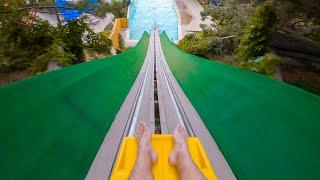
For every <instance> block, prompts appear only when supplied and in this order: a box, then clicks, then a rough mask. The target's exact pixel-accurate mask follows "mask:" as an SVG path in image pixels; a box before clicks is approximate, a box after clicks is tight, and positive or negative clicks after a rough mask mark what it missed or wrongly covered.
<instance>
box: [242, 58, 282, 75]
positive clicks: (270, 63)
mask: <svg viewBox="0 0 320 180" xmlns="http://www.w3.org/2000/svg"><path fill="white" fill-rule="evenodd" d="M281 62H282V58H281V57H279V56H277V55H275V54H272V53H267V54H266V55H264V56H263V57H260V58H257V59H256V60H249V61H243V62H242V63H241V66H242V67H243V68H245V69H249V70H251V71H255V72H259V73H262V74H266V75H268V76H273V74H274V72H275V70H276V67H277V66H278V65H279V64H280V63H281Z"/></svg>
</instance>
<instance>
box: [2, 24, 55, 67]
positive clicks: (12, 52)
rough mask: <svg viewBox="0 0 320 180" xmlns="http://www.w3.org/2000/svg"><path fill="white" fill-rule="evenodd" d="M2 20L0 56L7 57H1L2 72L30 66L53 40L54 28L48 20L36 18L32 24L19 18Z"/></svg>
mask: <svg viewBox="0 0 320 180" xmlns="http://www.w3.org/2000/svg"><path fill="white" fill-rule="evenodd" d="M10 19H11V18H10ZM19 21H20V22H19ZM2 22H4V23H3V24H1V26H0V42H1V46H0V53H1V55H0V56H1V57H5V58H1V59H0V71H1V72H9V71H15V70H20V69H25V68H28V67H29V66H30V65H31V64H32V60H33V59H35V58H36V57H37V56H38V55H40V54H42V53H43V51H44V50H45V49H46V48H47V47H48V46H49V45H50V44H51V43H52V41H53V32H54V30H53V28H52V27H51V26H50V25H49V24H48V22H46V21H41V20H39V19H35V21H34V23H33V25H32V26H31V25H26V24H24V23H22V22H21V20H19V19H16V20H10V21H6V20H4V21H2Z"/></svg>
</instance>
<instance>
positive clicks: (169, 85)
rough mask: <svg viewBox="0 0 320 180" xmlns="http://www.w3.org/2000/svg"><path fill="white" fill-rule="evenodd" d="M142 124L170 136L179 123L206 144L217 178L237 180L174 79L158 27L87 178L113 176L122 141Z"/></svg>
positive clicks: (152, 32)
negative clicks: (164, 52)
mask: <svg viewBox="0 0 320 180" xmlns="http://www.w3.org/2000/svg"><path fill="white" fill-rule="evenodd" d="M191 120H192V121H191ZM140 121H145V122H146V123H147V124H149V127H150V128H151V130H152V132H153V133H161V134H171V133H172V132H173V130H174V128H175V127H176V125H177V124H178V123H180V124H182V125H184V126H185V127H186V129H187V131H188V134H189V136H197V137H199V138H200V140H201V141H202V143H203V144H204V147H205V150H206V151H207V154H208V157H209V160H210V161H211V164H212V165H213V167H214V170H215V173H216V175H217V176H218V178H224V179H235V178H234V175H233V173H232V171H231V169H230V167H229V166H228V164H227V163H226V161H225V159H224V157H223V155H222V154H221V152H220V151H219V149H218V147H217V145H216V144H215V142H214V140H213V138H212V136H211V135H210V133H209V132H208V130H207V129H206V127H205V126H204V124H203V123H202V121H201V119H200V117H199V115H198V114H197V112H196V111H195V109H194V108H193V106H192V105H191V103H190V102H189V101H188V99H187V97H186V96H185V95H184V93H183V91H182V89H181V88H180V87H179V85H178V84H177V82H176V80H175V78H174V77H173V75H172V73H171V71H170V69H169V66H168V65H167V63H166V60H165V57H164V55H163V52H162V48H161V43H160V38H159V34H158V30H157V28H156V27H154V28H153V29H152V30H151V35H150V40H149V47H148V52H147V55H146V58H145V61H144V64H143V66H142V68H141V70H140V73H139V75H138V77H137V79H136V81H135V83H134V85H133V87H132V89H131V90H130V92H129V94H128V96H127V97H126V99H125V101H124V103H123V104H122V107H121V109H120V111H119V112H118V114H117V116H116V118H115V120H114V122H113V124H112V126H111V128H110V130H109V132H108V133H107V135H106V137H105V140H104V142H103V144H102V145H101V148H100V150H99V151H98V153H97V156H96V158H95V160H94V162H93V164H92V166H91V168H90V171H89V172H88V175H87V179H106V178H109V177H110V176H111V173H112V168H113V166H114V163H115V159H116V157H117V154H118V152H119V148H120V143H121V139H123V138H124V137H126V136H133V135H134V133H135V129H136V127H137V125H138V124H139V122H140ZM157 121H160V122H157Z"/></svg>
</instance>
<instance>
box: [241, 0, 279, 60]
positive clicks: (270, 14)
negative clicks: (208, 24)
mask: <svg viewBox="0 0 320 180" xmlns="http://www.w3.org/2000/svg"><path fill="white" fill-rule="evenodd" d="M276 21H277V14H276V11H275V8H274V6H273V5H272V4H270V3H265V4H262V5H260V6H259V7H258V8H257V10H256V12H255V13H254V14H253V16H252V19H251V20H250V21H249V22H248V24H247V25H246V28H245V30H244V34H243V35H242V37H241V40H240V45H239V48H238V52H237V56H238V58H239V60H241V61H248V60H251V59H255V58H256V57H257V56H262V55H263V54H264V53H265V52H266V50H267V43H268V41H269V39H270V31H271V30H272V28H273V27H274V24H275V23H276Z"/></svg>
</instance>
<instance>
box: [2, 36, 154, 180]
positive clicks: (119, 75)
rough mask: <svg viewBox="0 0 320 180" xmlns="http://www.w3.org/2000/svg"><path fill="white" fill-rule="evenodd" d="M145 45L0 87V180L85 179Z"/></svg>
mask: <svg viewBox="0 0 320 180" xmlns="http://www.w3.org/2000/svg"><path fill="white" fill-rule="evenodd" d="M148 43H149V35H148V34H147V33H145V34H144V35H143V37H142V38H141V40H140V42H139V43H138V44H137V46H136V47H134V48H132V49H130V50H128V51H126V52H124V53H122V54H120V55H117V56H113V57H111V58H106V59H101V60H95V61H91V62H88V63H82V64H79V65H75V66H70V67H66V68H63V69H60V70H57V71H53V72H49V73H44V74H42V75H39V76H34V77H31V78H28V79H26V80H23V81H19V82H16V83H13V84H11V85H8V86H5V87H3V88H1V89H0V139H1V143H0V154H1V158H0V159H1V161H0V163H1V166H0V176H1V179H7V180H9V179H84V178H85V176H86V174H87V172H88V170H89V168H90V165H91V163H92V162H93V160H94V157H95V155H96V153H97V151H98V149H99V147H100V145H101V143H102V141H103V139H104V137H105V135H106V133H107V132H108V130H109V127H110V125H111V123H112V121H113V119H114V118H115V116H116V114H117V112H118V110H119V109H120V107H121V105H122V103H123V101H124V99H125V97H126V95H127V94H128V92H129V91H130V88H131V87H132V85H133V83H134V81H135V79H136V77H137V75H138V73H139V71H140V69H141V67H142V64H143V61H144V58H145V56H146V52H147V49H148Z"/></svg>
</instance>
